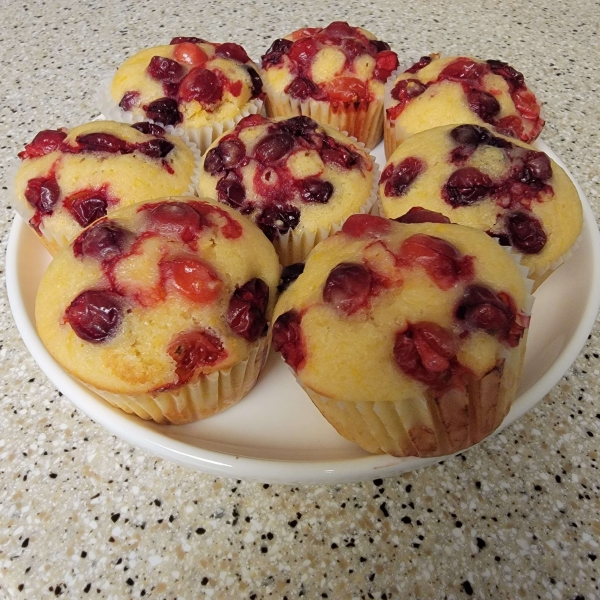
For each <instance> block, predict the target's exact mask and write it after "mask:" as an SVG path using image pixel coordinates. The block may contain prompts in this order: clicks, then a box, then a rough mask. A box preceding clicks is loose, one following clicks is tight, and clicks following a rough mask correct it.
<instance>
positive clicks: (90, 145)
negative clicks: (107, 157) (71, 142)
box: [75, 133, 131, 154]
mask: <svg viewBox="0 0 600 600" xmlns="http://www.w3.org/2000/svg"><path fill="white" fill-rule="evenodd" d="M75 141H76V142H77V144H78V145H79V148H78V151H79V152H109V153H111V154H126V153H128V152H131V148H130V147H129V144H128V143H127V142H126V141H125V140H122V139H121V138H118V137H117V136H116V135H112V134H110V133H86V134H84V135H78V136H77V138H76V139H75Z"/></svg>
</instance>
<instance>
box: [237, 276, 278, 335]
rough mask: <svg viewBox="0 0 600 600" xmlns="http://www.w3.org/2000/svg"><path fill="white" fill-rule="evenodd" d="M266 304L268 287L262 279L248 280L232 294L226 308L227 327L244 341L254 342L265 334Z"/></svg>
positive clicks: (267, 301)
mask: <svg viewBox="0 0 600 600" xmlns="http://www.w3.org/2000/svg"><path fill="white" fill-rule="evenodd" d="M268 304H269V286H268V285H267V284H266V283H265V282H264V281H263V280H262V279H258V278H255V279H250V281H247V282H246V283H245V284H244V285H243V286H241V287H239V288H237V289H236V290H235V292H233V295H232V296H231V299H230V301H229V306H228V308H227V316H226V318H227V325H229V328H230V329H231V330H232V331H233V332H234V333H237V334H238V335H239V336H241V337H243V338H244V339H245V340H247V341H249V342H255V341H256V340H257V339H258V338H259V337H261V336H262V335H264V334H265V333H266V332H267V318H266V311H267V306H268Z"/></svg>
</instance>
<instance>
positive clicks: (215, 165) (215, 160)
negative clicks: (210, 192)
mask: <svg viewBox="0 0 600 600" xmlns="http://www.w3.org/2000/svg"><path fill="white" fill-rule="evenodd" d="M204 170H205V171H206V172H207V173H210V174H211V175H216V174H217V173H221V172H222V171H224V170H225V165H224V164H223V158H222V157H221V151H220V150H219V148H218V147H217V148H211V149H210V150H209V151H208V152H207V153H206V156H205V157H204Z"/></svg>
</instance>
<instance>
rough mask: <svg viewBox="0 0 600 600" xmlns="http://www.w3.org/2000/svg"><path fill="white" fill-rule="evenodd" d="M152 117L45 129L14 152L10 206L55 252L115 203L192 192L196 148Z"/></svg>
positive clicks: (194, 179)
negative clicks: (15, 168)
mask: <svg viewBox="0 0 600 600" xmlns="http://www.w3.org/2000/svg"><path fill="white" fill-rule="evenodd" d="M192 148H193V147H189V146H188V145H187V144H186V143H185V142H184V141H183V140H182V139H181V138H179V137H176V136H173V135H169V134H167V133H166V132H165V130H164V129H163V128H162V127H159V126H158V125H154V124H152V123H138V124H137V125H133V126H130V125H125V124H123V123H115V122H112V121H94V122H92V123H87V124H85V125H80V126H79V127H74V128H73V129H70V130H67V129H59V130H49V129H47V130H44V131H41V132H40V133H38V134H37V135H36V136H35V138H34V139H33V141H32V142H31V143H30V144H27V146H26V147H25V149H24V150H23V151H22V152H21V153H19V158H21V160H22V162H21V164H20V166H19V168H18V171H17V173H16V176H15V208H16V210H17V211H18V212H19V214H20V215H21V217H22V218H23V219H24V220H25V221H26V222H28V223H29V225H30V226H31V227H32V228H33V229H34V230H35V232H36V233H37V234H38V235H39V236H40V239H41V241H42V242H43V244H44V246H45V247H46V248H47V249H48V251H49V252H50V253H51V254H55V253H56V252H57V251H58V250H59V249H60V248H61V247H62V246H64V245H65V244H67V243H68V242H69V241H71V240H72V239H73V238H75V237H76V236H77V235H78V234H79V233H80V232H81V230H82V229H83V228H84V227H87V226H88V225H90V224H91V223H93V222H94V221H95V220H96V219H99V218H101V217H103V216H105V215H107V214H111V213H112V212H113V211H114V210H116V209H117V208H119V207H121V206H126V205H129V204H134V203H136V202H142V201H144V200H151V199H153V198H160V197H161V196H166V195H178V194H179V195H180V194H188V193H191V192H193V190H194V187H195V185H196V179H197V172H196V168H197V167H196V165H197V161H199V160H200V157H199V155H198V154H197V151H196V149H195V148H193V149H192Z"/></svg>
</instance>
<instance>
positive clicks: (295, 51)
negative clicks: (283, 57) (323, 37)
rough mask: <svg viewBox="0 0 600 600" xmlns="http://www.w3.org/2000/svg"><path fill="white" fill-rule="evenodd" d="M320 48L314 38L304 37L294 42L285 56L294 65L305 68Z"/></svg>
mask: <svg viewBox="0 0 600 600" xmlns="http://www.w3.org/2000/svg"><path fill="white" fill-rule="evenodd" d="M320 47H321V44H320V43H319V42H318V41H317V40H316V39H315V38H312V37H305V38H301V39H299V40H297V41H295V42H294V44H293V45H292V47H291V48H290V50H289V52H288V53H287V54H288V56H289V58H290V60H291V61H292V62H294V63H296V65H298V66H300V67H301V68H307V67H308V66H309V65H310V64H311V62H312V60H313V58H314V56H315V55H316V54H317V52H318V51H319V49H320Z"/></svg>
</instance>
